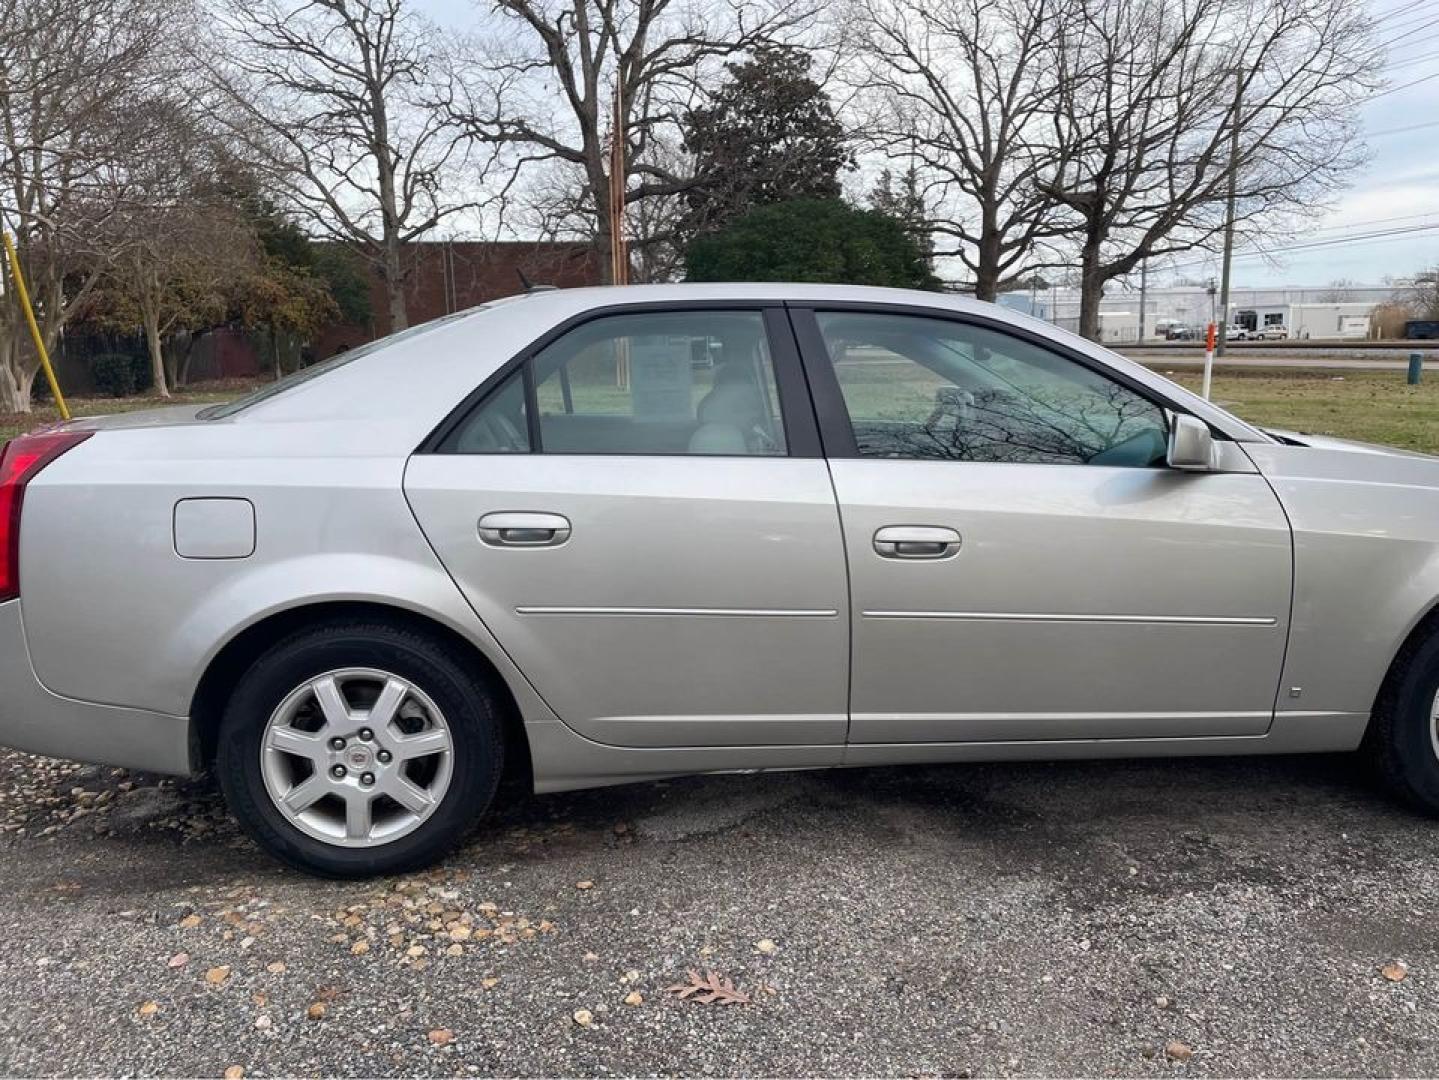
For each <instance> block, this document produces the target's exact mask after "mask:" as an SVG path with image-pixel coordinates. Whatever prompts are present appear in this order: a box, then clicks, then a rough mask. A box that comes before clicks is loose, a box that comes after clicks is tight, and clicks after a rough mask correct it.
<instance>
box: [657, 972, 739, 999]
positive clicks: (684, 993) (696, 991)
mask: <svg viewBox="0 0 1439 1080" xmlns="http://www.w3.org/2000/svg"><path fill="white" fill-rule="evenodd" d="M689 980H690V981H689V982H688V983H677V984H676V985H674V986H667V987H665V990H666V991H667V992H668V993H671V994H674V995H675V996H676V997H679V998H683V999H684V1000H686V1001H695V1002H698V1003H699V1004H701V1005H748V1004H749V1003H750V1001H749V995H748V994H746V993H745V992H744V991H743V990H736V989H735V985H734V982H733V980H731V979H727V978H723V977H721V976H720V975H718V974H716V973H715V972H713V971H706V972H705V973H704V977H703V978H701V977H700V973H699V972H698V971H690V972H689Z"/></svg>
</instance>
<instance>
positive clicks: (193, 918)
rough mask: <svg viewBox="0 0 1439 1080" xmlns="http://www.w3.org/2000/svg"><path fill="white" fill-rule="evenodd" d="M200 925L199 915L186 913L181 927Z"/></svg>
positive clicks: (186, 928)
mask: <svg viewBox="0 0 1439 1080" xmlns="http://www.w3.org/2000/svg"><path fill="white" fill-rule="evenodd" d="M199 925H200V916H198V915H186V916H185V917H184V918H183V919H181V920H180V927H181V929H183V930H193V929H194V928H195V927H197V926H199ZM236 1068H239V1066H238V1065H237V1066H236Z"/></svg>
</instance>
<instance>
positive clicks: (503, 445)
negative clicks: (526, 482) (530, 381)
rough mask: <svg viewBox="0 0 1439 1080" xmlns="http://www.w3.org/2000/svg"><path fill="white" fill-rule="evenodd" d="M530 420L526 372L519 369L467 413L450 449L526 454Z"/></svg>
mask: <svg viewBox="0 0 1439 1080" xmlns="http://www.w3.org/2000/svg"><path fill="white" fill-rule="evenodd" d="M529 424H530V422H529V414H528V409H527V408H526V405H525V380H524V373H523V372H519V371H516V372H515V373H514V374H513V375H511V376H510V377H509V378H507V379H506V380H505V381H504V382H503V383H501V384H500V385H499V386H498V387H497V388H496V389H495V390H493V391H491V392H490V394H488V395H487V396H486V397H485V400H484V401H483V402H482V403H481V404H480V407H479V408H478V409H476V410H475V411H474V412H472V413H471V414H470V415H469V416H468V417H466V419H465V422H464V423H463V424H461V425H460V429H459V430H458V431H457V432H455V434H454V436H453V438H452V440H451V444H450V449H451V450H453V451H454V452H455V453H459V454H526V453H529V450H530V426H529Z"/></svg>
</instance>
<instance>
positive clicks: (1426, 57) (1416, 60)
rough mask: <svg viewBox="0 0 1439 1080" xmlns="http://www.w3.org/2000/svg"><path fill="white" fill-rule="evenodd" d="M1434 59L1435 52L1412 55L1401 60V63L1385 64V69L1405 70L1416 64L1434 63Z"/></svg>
mask: <svg viewBox="0 0 1439 1080" xmlns="http://www.w3.org/2000/svg"><path fill="white" fill-rule="evenodd" d="M1433 60H1434V54H1433V53H1423V54H1421V55H1419V56H1411V57H1409V58H1408V59H1407V60H1400V61H1399V63H1397V64H1390V63H1386V64H1385V65H1384V70H1385V71H1402V70H1404V69H1405V68H1411V67H1413V66H1414V65H1415V64H1428V63H1432V62H1433Z"/></svg>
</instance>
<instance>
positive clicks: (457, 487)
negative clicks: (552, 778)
mask: <svg viewBox="0 0 1439 1080" xmlns="http://www.w3.org/2000/svg"><path fill="white" fill-rule="evenodd" d="M431 451H432V452H426V453H419V454H416V455H415V456H414V457H413V458H412V459H411V461H410V463H409V466H408V468H407V471H406V477H405V491H406V495H407V497H408V498H409V501H410V504H411V506H412V507H413V509H414V512H415V515H416V517H417V519H418V520H419V522H420V525H421V527H422V528H423V530H424V532H425V534H426V536H427V537H428V538H429V540H430V542H431V544H432V545H433V546H434V548H435V550H436V552H437V553H438V554H439V556H440V558H441V560H442V561H443V562H444V564H445V566H446V567H447V568H448V570H449V571H450V573H451V575H452V576H453V577H454V578H455V580H456V581H457V582H458V583H459V586H460V588H461V589H462V590H463V591H464V594H465V596H466V597H467V598H468V599H469V601H470V603H471V604H472V605H473V607H474V608H475V610H476V612H477V613H478V614H479V615H480V617H481V618H482V619H483V620H484V622H485V623H486V624H487V626H488V627H489V629H490V631H491V632H492V633H493V634H494V635H495V637H496V638H497V639H498V641H499V642H500V644H501V645H502V646H503V647H504V649H505V650H506V651H507V653H508V654H509V656H510V657H511V658H512V659H513V660H514V661H515V663H516V664H517V665H518V666H519V668H520V669H521V670H522V671H523V672H524V674H525V675H526V676H527V677H528V678H529V680H530V681H531V683H532V684H533V685H534V687H535V688H536V690H537V691H538V692H539V693H540V694H541V696H543V697H544V698H545V700H546V702H547V703H548V704H549V705H550V707H551V708H552V709H553V710H554V711H555V713H556V714H557V715H558V716H559V718H560V719H561V720H563V721H564V722H565V723H566V724H568V725H569V726H570V727H572V728H573V729H575V730H576V731H578V732H579V733H580V734H582V735H584V736H586V737H588V738H590V739H593V740H595V741H597V742H602V743H607V744H610V745H615V746H630V747H669V746H753V745H777V744H791V745H802V746H826V745H828V746H838V745H840V744H842V743H843V741H844V737H845V730H846V724H847V720H848V716H847V711H848V701H847V695H848V674H849V673H848V658H849V651H848V650H849V630H848V625H847V613H848V597H847V591H846V590H847V584H846V571H845V562H844V552H843V547H842V542H841V538H840V528H839V519H838V514H837V511H836V507H835V500H834V492H833V488H832V486H831V484H830V478H829V473H828V471H827V469H826V466H825V462H824V459H823V457H822V456H821V454H820V450H819V440H818V435H817V432H816V430H815V426H814V416H813V412H812V410H811V408H810V406H809V401H808V396H807V393H806V391H805V387H804V377H803V373H802V371H801V370H800V368H799V361H798V357H797V355H796V353H795V348H794V339H793V335H792V333H791V331H790V328H789V324H788V321H787V320H786V318H785V315H784V312H783V309H782V308H781V307H779V306H778V305H775V306H771V307H768V308H765V307H763V306H758V305H756V306H752V307H750V308H746V309H691V310H669V309H665V310H655V309H640V310H633V309H631V310H624V311H612V312H609V313H602V314H597V315H596V316H595V317H593V318H590V319H588V320H587V321H584V322H582V323H580V324H579V325H574V326H569V327H567V328H564V329H563V330H562V331H561V332H558V333H555V334H551V335H549V336H548V337H547V338H545V339H542V340H541V341H540V342H539V343H538V344H537V346H536V347H535V348H533V349H531V350H529V352H528V353H527V354H526V355H524V356H521V357H517V358H516V359H515V360H514V361H512V362H511V363H510V364H509V365H507V366H506V368H504V369H502V370H501V372H499V373H498V374H497V376H496V377H495V378H494V379H492V380H490V385H489V386H488V389H487V390H486V391H485V392H483V393H482V396H481V399H480V400H479V401H478V402H477V403H476V404H475V405H474V406H473V407H472V408H470V409H468V410H467V411H465V412H464V413H463V414H462V415H459V416H457V418H456V419H455V421H454V422H452V423H451V424H449V425H448V426H447V429H443V430H442V434H441V435H440V437H439V438H438V440H437V442H436V445H435V446H433V447H432V448H431Z"/></svg>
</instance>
